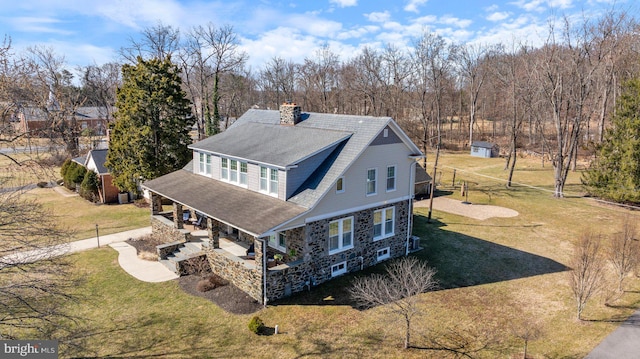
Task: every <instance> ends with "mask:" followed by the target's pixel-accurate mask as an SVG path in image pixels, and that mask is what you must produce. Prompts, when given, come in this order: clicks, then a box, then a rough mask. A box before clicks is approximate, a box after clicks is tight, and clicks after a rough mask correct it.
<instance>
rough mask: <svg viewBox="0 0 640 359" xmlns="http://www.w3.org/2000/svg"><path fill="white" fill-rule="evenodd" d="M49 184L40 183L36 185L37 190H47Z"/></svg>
mask: <svg viewBox="0 0 640 359" xmlns="http://www.w3.org/2000/svg"><path fill="white" fill-rule="evenodd" d="M48 185H49V184H48V183H47V182H44V181H41V182H38V183H37V184H36V186H38V187H39V188H47V186H48Z"/></svg>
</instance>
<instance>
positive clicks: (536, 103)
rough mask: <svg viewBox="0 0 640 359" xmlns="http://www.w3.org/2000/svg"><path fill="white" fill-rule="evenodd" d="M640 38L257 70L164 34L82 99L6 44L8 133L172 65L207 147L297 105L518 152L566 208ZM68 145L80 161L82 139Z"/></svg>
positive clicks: (385, 53)
mask: <svg viewBox="0 0 640 359" xmlns="http://www.w3.org/2000/svg"><path fill="white" fill-rule="evenodd" d="M639 29H640V28H639V26H638V23H637V20H636V19H635V17H634V16H632V15H631V14H629V13H627V12H615V11H612V12H608V13H605V14H602V16H601V17H600V18H595V19H586V18H584V19H576V18H569V17H565V18H559V19H557V20H556V21H553V22H550V25H549V28H548V35H547V38H546V40H545V41H544V43H543V44H542V45H536V46H534V45H532V44H528V43H525V42H520V41H518V40H516V39H514V40H512V41H510V42H508V43H501V44H494V45H488V44H477V43H474V44H454V43H451V42H450V41H448V40H446V39H445V38H443V37H442V36H440V35H438V34H436V33H433V32H424V33H423V34H422V35H421V36H420V37H417V38H414V39H413V40H412V41H411V46H409V47H407V48H404V47H403V48H401V47H397V46H395V45H392V44H390V45H387V46H386V47H384V48H383V49H374V48H366V47H365V48H364V49H363V50H362V51H361V52H360V53H358V54H356V55H355V56H354V57H353V58H351V59H348V60H341V59H340V58H339V56H338V54H337V53H335V52H333V51H332V49H331V48H329V47H323V48H321V49H320V50H318V51H316V52H314V53H312V54H309V56H308V57H307V58H305V59H304V61H303V62H302V63H296V62H293V61H292V60H289V59H284V58H279V57H276V58H272V59H270V60H269V61H268V62H267V63H265V64H264V66H263V67H262V68H260V69H251V68H249V67H248V66H247V59H248V57H249V56H250V55H251V54H247V53H244V52H242V51H241V50H240V47H239V40H238V38H237V35H236V33H235V32H234V30H233V28H232V27H231V26H227V25H225V26H220V27H218V26H215V25H213V24H207V25H204V26H197V27H194V28H191V29H186V30H185V31H182V30H181V29H177V28H174V27H171V26H166V25H162V24H158V25H157V26H154V27H151V28H148V29H146V30H144V32H143V34H142V36H141V40H139V41H131V44H130V46H128V47H126V48H123V49H121V51H120V55H121V56H120V59H119V60H117V61H114V62H113V63H108V64H105V65H99V66H98V65H90V66H85V67H83V68H80V69H77V70H78V71H79V73H82V74H83V75H82V78H81V79H79V80H80V81H79V82H80V85H77V84H74V82H73V81H72V76H71V73H70V72H69V71H68V70H66V69H65V67H64V60H63V57H62V56H61V55H59V54H55V53H53V51H52V50H51V49H46V48H39V47H34V48H31V49H29V50H28V51H27V52H26V53H25V54H19V55H16V54H13V53H12V52H11V48H10V46H9V45H10V44H9V38H7V39H6V41H5V43H4V46H3V48H2V50H0V65H1V66H2V69H1V71H2V72H1V73H0V98H1V99H2V101H1V102H2V104H1V106H2V121H3V124H5V123H6V120H7V119H9V117H10V116H11V114H12V113H13V112H14V111H15V110H16V109H17V108H20V107H24V106H27V105H29V106H37V107H39V108H41V109H43V111H44V112H46V113H53V112H54V111H50V109H51V101H52V100H51V98H50V96H49V93H50V92H52V93H53V94H54V95H55V100H56V101H57V103H58V106H59V108H61V109H65V108H66V109H73V108H74V107H77V106H81V105H84V106H89V105H91V106H103V107H105V109H109V110H107V111H110V108H111V107H110V106H113V104H114V103H115V89H116V88H117V87H118V86H119V85H120V81H121V80H120V79H121V75H120V67H121V65H120V64H119V63H135V61H136V58H137V57H138V56H140V57H142V58H144V59H151V58H159V59H164V58H166V57H170V59H171V60H172V62H173V63H175V64H176V65H178V66H179V67H180V69H181V70H182V74H181V76H182V80H183V86H184V89H185V91H186V93H187V95H188V97H189V99H190V100H191V101H192V112H193V114H194V116H195V117H196V119H197V121H196V124H197V129H198V137H199V138H204V137H206V136H208V135H212V134H215V133H216V132H218V131H220V130H224V128H226V127H227V126H228V125H229V124H230V123H231V122H232V121H233V119H235V118H237V117H238V116H240V115H242V113H244V112H245V111H246V110H247V109H249V108H252V107H258V108H270V109H277V108H278V107H279V105H280V104H281V103H282V102H283V101H285V100H291V101H294V102H296V103H298V104H300V105H301V106H302V109H303V111H307V112H329V113H343V114H354V115H370V116H390V117H393V118H394V119H395V120H396V121H397V122H398V123H399V124H400V125H401V126H402V127H403V129H404V130H405V131H406V132H407V133H408V134H409V135H410V136H411V138H412V139H413V140H414V142H415V143H416V144H418V145H419V146H420V147H421V149H422V150H423V151H424V152H427V150H429V149H430V148H433V147H435V146H436V145H437V144H438V143H439V140H440V145H441V147H443V148H451V149H462V148H468V146H469V145H470V143H471V142H472V141H476V140H484V141H491V142H496V143H497V144H499V145H500V147H501V152H502V153H503V154H504V155H505V157H506V164H505V169H510V170H511V172H510V173H511V174H512V173H513V172H512V170H513V168H514V167H515V162H516V159H517V155H518V151H528V153H535V154H537V155H540V156H542V161H548V162H550V163H551V164H552V165H553V167H554V170H555V195H556V196H558V197H562V196H563V191H564V183H565V180H566V178H567V173H568V171H570V170H571V169H574V168H575V166H576V164H577V159H578V156H579V155H582V154H588V153H590V152H587V151H585V150H588V149H589V148H591V147H590V146H591V145H592V144H596V143H599V142H601V141H602V140H603V138H604V129H605V128H606V127H607V126H608V123H609V120H610V118H611V116H612V114H613V111H614V108H615V103H616V99H617V96H618V94H619V89H620V86H621V84H622V83H623V82H624V81H626V80H628V79H631V78H634V77H636V76H637V75H638V67H639V66H640V61H638V60H639V53H638V51H639V50H640V35H638V30H639ZM59 113H60V111H58V112H56V113H55V114H51V116H52V117H56V116H60V114H59ZM53 123H62V121H55V119H54V121H53ZM3 126H4V125H3ZM65 131H66V132H65ZM57 132H59V133H60V134H63V136H62V137H63V138H67V137H68V138H69V140H65V142H71V144H68V145H67V147H68V148H70V149H71V148H73V147H74V145H75V144H74V143H73V141H71V140H70V139H72V138H74V136H75V137H76V138H77V135H78V133H75V132H73V128H72V126H71V129H65V128H58V129H57ZM67 132H68V133H67ZM76 132H77V131H76ZM64 134H66V135H64ZM64 136H67V137H64ZM510 180H511V175H510V176H509V181H510Z"/></svg>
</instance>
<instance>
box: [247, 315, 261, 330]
mask: <svg viewBox="0 0 640 359" xmlns="http://www.w3.org/2000/svg"><path fill="white" fill-rule="evenodd" d="M249 330H250V331H252V332H253V333H255V334H260V333H262V331H263V330H264V322H263V321H262V319H260V317H258V316H257V315H256V316H254V317H253V318H251V320H250V321H249Z"/></svg>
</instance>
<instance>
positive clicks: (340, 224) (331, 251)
mask: <svg viewBox="0 0 640 359" xmlns="http://www.w3.org/2000/svg"><path fill="white" fill-rule="evenodd" d="M347 220H349V221H350V222H351V227H350V228H349V231H348V232H345V230H344V222H345V221H347ZM353 222H354V218H353V216H349V217H344V218H340V219H336V220H335V221H331V222H329V236H328V241H327V242H328V243H327V244H328V249H329V254H330V255H332V254H336V253H340V252H344V251H346V250H349V249H352V248H353V242H354V237H355V236H354V233H353V227H354V226H353ZM333 223H338V248H334V249H331V225H332V224H333ZM345 233H350V234H351V244H349V245H347V246H345V245H344V234H345Z"/></svg>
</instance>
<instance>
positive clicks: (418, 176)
mask: <svg viewBox="0 0 640 359" xmlns="http://www.w3.org/2000/svg"><path fill="white" fill-rule="evenodd" d="M430 189H431V176H429V174H428V173H427V170H426V169H425V168H424V167H422V166H421V165H420V164H416V170H415V189H414V191H415V192H414V193H415V196H416V197H417V198H424V197H426V196H428V195H429V191H430Z"/></svg>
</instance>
